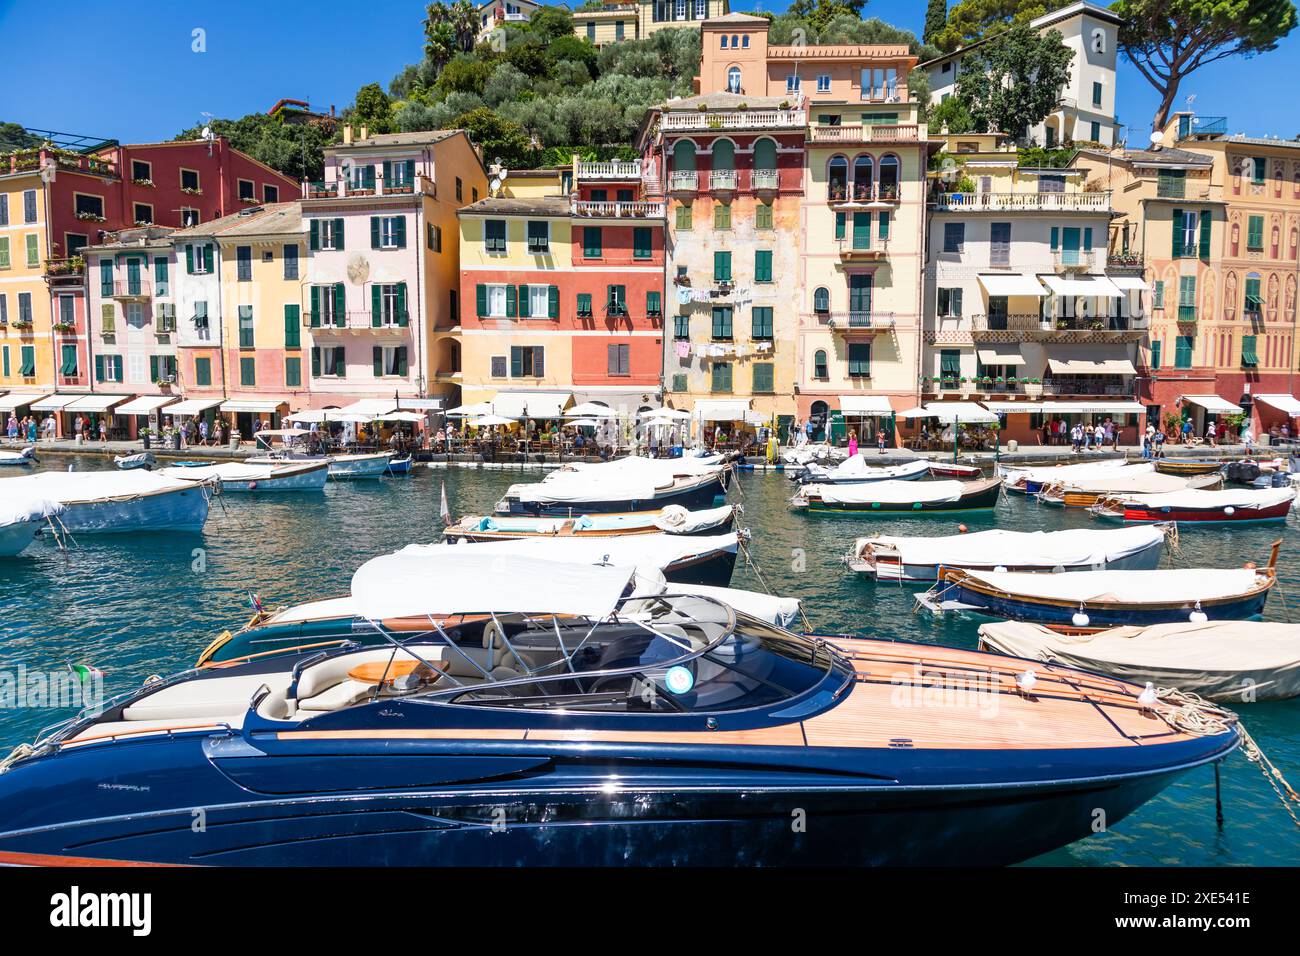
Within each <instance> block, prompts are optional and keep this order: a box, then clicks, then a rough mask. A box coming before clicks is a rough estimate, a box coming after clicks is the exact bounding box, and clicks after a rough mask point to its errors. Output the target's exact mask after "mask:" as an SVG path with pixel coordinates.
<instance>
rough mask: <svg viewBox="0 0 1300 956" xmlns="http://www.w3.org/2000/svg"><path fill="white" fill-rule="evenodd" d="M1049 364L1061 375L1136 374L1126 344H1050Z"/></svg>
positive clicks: (1048, 347)
mask: <svg viewBox="0 0 1300 956" xmlns="http://www.w3.org/2000/svg"><path fill="white" fill-rule="evenodd" d="M1046 349H1047V366H1048V368H1050V369H1051V370H1052V371H1053V372H1055V373H1057V374H1059V375H1136V374H1137V369H1136V368H1134V367H1133V360H1132V359H1130V358H1129V354H1128V347H1127V346H1124V345H1048V346H1046Z"/></svg>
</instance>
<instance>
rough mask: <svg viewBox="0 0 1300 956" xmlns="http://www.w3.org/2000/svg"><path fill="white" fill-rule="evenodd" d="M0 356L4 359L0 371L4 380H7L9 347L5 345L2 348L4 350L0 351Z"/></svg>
mask: <svg viewBox="0 0 1300 956" xmlns="http://www.w3.org/2000/svg"><path fill="white" fill-rule="evenodd" d="M0 356H3V359H4V365H3V368H0V371H2V372H3V373H4V376H5V378H8V377H9V346H7V345H6V346H4V348H2V349H0Z"/></svg>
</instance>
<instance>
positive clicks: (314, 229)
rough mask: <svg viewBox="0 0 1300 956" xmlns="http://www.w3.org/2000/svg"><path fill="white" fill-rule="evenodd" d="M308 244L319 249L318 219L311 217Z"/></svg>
mask: <svg viewBox="0 0 1300 956" xmlns="http://www.w3.org/2000/svg"><path fill="white" fill-rule="evenodd" d="M308 245H309V246H310V248H311V250H312V251H313V252H316V251H317V250H319V249H320V220H319V219H313V220H312V221H311V241H310V242H309V243H308ZM186 249H187V250H188V249H189V247H188V246H186ZM190 271H191V272H193V271H194V270H193V269H192V268H191V269H190Z"/></svg>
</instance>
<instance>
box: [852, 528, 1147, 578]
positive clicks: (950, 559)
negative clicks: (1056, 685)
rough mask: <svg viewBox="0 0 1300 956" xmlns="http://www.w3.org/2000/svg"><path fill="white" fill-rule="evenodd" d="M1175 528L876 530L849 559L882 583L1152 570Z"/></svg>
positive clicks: (856, 568) (854, 566)
mask: <svg viewBox="0 0 1300 956" xmlns="http://www.w3.org/2000/svg"><path fill="white" fill-rule="evenodd" d="M1169 527H1170V526H1167V525H1156V526H1141V527H1133V528H1115V529H1111V530H1098V529H1091V528H1080V529H1071V530H1068V531H1006V530H1004V529H1001V528H993V529H991V530H988V531H975V532H971V533H968V534H950V535H938V536H934V537H922V536H910V535H888V534H876V535H869V536H867V537H863V538H858V539H857V540H856V541H854V542H853V547H852V548H851V549H850V550H849V553H848V554H846V555H845V563H846V564H847V565H848V567H849V569H850V570H852V571H855V572H857V573H859V574H866V575H869V576H871V577H874V578H876V579H877V580H879V581H904V582H931V581H935V580H937V579H938V575H939V569H940V568H942V567H947V568H964V569H966V570H978V571H1041V572H1053V571H1097V570H1105V569H1109V570H1112V571H1119V570H1150V569H1153V568H1155V567H1156V566H1157V565H1158V564H1159V563H1160V557H1161V555H1162V554H1163V553H1164V543H1165V537H1166V533H1167V529H1168V528H1169Z"/></svg>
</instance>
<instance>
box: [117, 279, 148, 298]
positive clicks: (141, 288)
mask: <svg viewBox="0 0 1300 956" xmlns="http://www.w3.org/2000/svg"><path fill="white" fill-rule="evenodd" d="M151 295H153V288H152V286H151V285H150V283H149V282H148V281H146V280H144V279H127V280H126V281H125V282H120V281H119V282H114V283H113V296H112V297H113V298H114V299H147V298H149V297H150V296H151Z"/></svg>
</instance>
